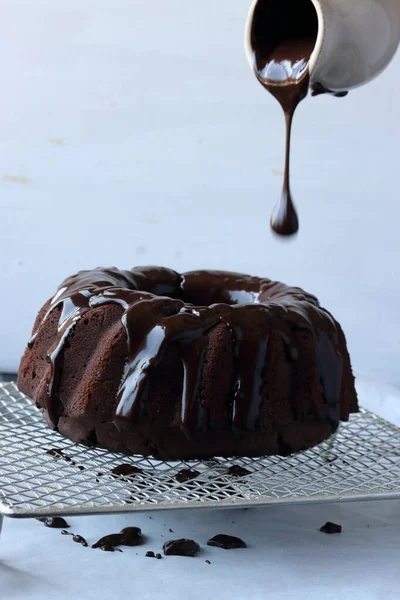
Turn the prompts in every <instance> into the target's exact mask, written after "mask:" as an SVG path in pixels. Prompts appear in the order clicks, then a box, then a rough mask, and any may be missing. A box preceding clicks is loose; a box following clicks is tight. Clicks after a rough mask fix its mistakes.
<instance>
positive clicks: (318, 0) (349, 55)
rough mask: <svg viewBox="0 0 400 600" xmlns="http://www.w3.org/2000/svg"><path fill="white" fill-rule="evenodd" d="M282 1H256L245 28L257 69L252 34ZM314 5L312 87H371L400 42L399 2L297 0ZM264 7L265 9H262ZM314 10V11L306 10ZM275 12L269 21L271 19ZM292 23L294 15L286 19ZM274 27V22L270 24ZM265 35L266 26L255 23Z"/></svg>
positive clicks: (249, 54) (247, 45)
mask: <svg viewBox="0 0 400 600" xmlns="http://www.w3.org/2000/svg"><path fill="white" fill-rule="evenodd" d="M275 2H278V3H279V2H280V0H254V1H253V3H252V5H251V7H250V11H249V15H248V19H247V23H246V29H245V52H246V56H247V60H248V62H249V64H250V67H251V68H252V69H253V66H254V63H253V61H254V52H253V48H252V31H253V27H254V24H255V21H256V20H257V19H263V20H264V21H265V22H266V20H267V19H268V12H269V8H268V7H269V6H272V5H273V4H274V3H275ZM298 2H303V3H304V4H307V3H308V4H313V5H314V9H315V13H316V19H317V23H318V26H317V32H316V40H315V46H314V50H313V52H312V54H311V57H310V61H309V65H308V66H309V75H310V85H318V86H322V87H323V88H325V90H329V91H331V92H335V93H337V92H339V93H340V92H344V91H347V90H350V89H352V88H355V87H358V86H360V85H363V84H364V83H367V82H368V81H370V80H371V79H373V78H374V77H376V76H377V75H379V73H381V72H382V71H383V70H384V69H385V68H386V66H387V65H388V64H389V62H390V60H391V59H392V57H393V55H394V54H395V52H396V50H397V47H398V45H399V41H400V0H298ZM261 3H263V5H264V6H263V10H262V11H259V10H258V7H259V5H260V4H261ZM307 8H308V9H310V7H307ZM272 15H273V11H271V18H273V16H272ZM287 18H288V19H289V18H290V16H288V17H287ZM269 26H271V23H270V24H269ZM257 27H258V28H259V29H260V28H261V30H262V27H263V23H259V22H258V23H257Z"/></svg>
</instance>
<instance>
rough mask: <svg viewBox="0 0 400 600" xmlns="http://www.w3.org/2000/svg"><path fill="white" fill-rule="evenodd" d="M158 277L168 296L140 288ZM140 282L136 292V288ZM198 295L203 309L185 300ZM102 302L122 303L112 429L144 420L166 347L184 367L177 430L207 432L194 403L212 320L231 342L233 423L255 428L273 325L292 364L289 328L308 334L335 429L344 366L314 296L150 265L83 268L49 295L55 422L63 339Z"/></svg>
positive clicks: (233, 276)
mask: <svg viewBox="0 0 400 600" xmlns="http://www.w3.org/2000/svg"><path fill="white" fill-rule="evenodd" d="M164 271H165V272H164ZM156 277H160V280H161V281H163V282H164V283H163V286H167V285H168V286H169V289H170V290H171V291H173V293H174V297H172V298H168V297H158V296H155V295H153V294H152V292H151V291H147V290H153V289H157V285H156V283H155V280H156ZM139 283H140V285H141V286H142V287H143V288H144V291H139V290H138V289H137V286H138V284H139ZM124 286H125V287H124ZM163 289H165V287H164V288H163ZM196 297H198V298H199V300H200V302H201V304H202V305H200V306H195V305H194V304H192V303H190V302H194V301H196ZM243 298H246V299H250V298H251V299H252V303H246V304H241V303H239V302H240V301H241V300H242V299H243ZM188 299H189V300H190V302H187V300H188ZM104 304H118V305H120V306H121V307H122V309H123V312H122V316H121V323H122V325H123V327H124V329H125V332H126V338H127V346H128V353H127V360H126V366H125V370H124V374H123V378H122V381H121V384H120V388H119V391H118V397H117V403H116V409H115V414H114V422H115V424H116V425H117V426H118V427H119V428H121V427H126V426H130V424H131V423H132V422H133V423H140V422H141V421H142V420H143V419H144V418H145V417H146V414H147V398H148V392H149V385H150V383H151V381H152V377H153V375H154V372H155V369H156V367H157V366H158V365H159V364H160V362H161V361H162V360H163V357H164V356H165V353H166V352H168V349H170V348H172V347H174V348H176V349H177V350H178V353H179V357H180V359H181V362H182V365H183V381H182V404H181V418H180V426H181V428H182V430H183V431H184V433H185V435H187V436H190V435H191V432H194V431H196V430H205V429H207V428H208V422H207V418H208V415H207V411H206V410H205V408H204V407H203V406H202V403H201V381H202V370H203V364H204V360H205V357H206V354H207V350H208V334H209V333H210V331H211V330H212V329H213V328H214V327H215V326H216V325H218V324H220V323H224V324H225V325H226V326H227V327H228V329H229V330H230V331H231V333H232V339H233V342H234V372H233V376H232V385H231V404H232V414H231V423H230V427H231V428H234V429H237V430H241V429H248V428H251V429H255V430H257V428H258V427H259V415H260V407H261V403H262V383H263V368H264V366H265V365H267V364H268V360H269V357H268V354H269V350H268V345H269V334H270V327H271V325H273V326H274V328H276V329H277V330H278V332H279V333H280V335H281V337H282V340H284V343H285V344H286V346H287V348H288V352H287V355H288V360H289V361H295V360H296V358H297V355H298V349H297V341H296V335H295V333H296V332H297V331H299V330H307V331H310V332H311V333H312V335H313V338H314V344H315V352H316V357H317V366H318V372H319V377H320V382H321V386H322V389H323V394H324V398H325V416H326V418H328V419H329V420H330V422H331V423H332V424H333V426H336V425H337V423H338V421H339V409H340V382H341V369H342V357H341V355H340V353H339V352H338V342H337V335H338V326H337V324H336V322H335V321H334V319H333V318H332V317H331V315H330V314H329V313H328V312H326V311H325V310H324V309H322V308H320V307H319V304H318V300H317V299H316V298H315V297H314V296H312V295H310V294H306V293H305V292H304V291H303V290H301V289H299V288H289V287H288V286H285V285H284V284H281V283H277V282H273V281H270V280H268V279H260V278H257V277H248V276H244V275H240V274H237V273H225V272H219V271H195V272H192V273H186V274H184V275H183V276H180V275H179V274H178V273H174V272H173V271H170V270H168V269H165V270H163V269H161V268H154V272H153V271H152V269H150V268H148V269H134V270H133V271H132V272H129V271H118V270H117V269H96V270H93V271H90V272H88V271H84V272H81V273H78V274H77V275H75V276H73V277H71V278H69V279H67V280H66V281H65V282H64V283H63V284H62V286H61V287H60V289H59V291H58V292H57V294H56V296H55V297H54V298H53V300H52V303H51V306H50V308H49V311H48V313H47V315H46V316H45V317H44V319H43V321H45V320H46V319H47V317H48V315H49V314H50V313H51V312H52V311H53V310H55V309H56V308H57V309H58V310H60V317H59V326H58V334H57V337H56V339H55V341H54V344H53V347H52V348H51V350H50V353H49V356H50V364H51V378H50V384H49V388H48V407H49V416H50V419H51V420H52V423H53V425H54V426H55V427H56V426H57V422H58V418H59V416H60V415H61V414H62V407H61V406H60V399H59V396H58V389H57V385H58V380H59V377H60V374H61V368H62V357H63V355H64V351H65V348H66V347H67V344H68V343H69V342H68V340H69V338H70V337H71V336H72V335H73V330H74V327H75V326H76V325H77V323H78V322H79V320H80V319H82V318H83V317H85V315H89V314H90V311H92V310H93V309H95V308H97V307H99V306H102V305H104ZM39 328H40V325H39ZM36 335H37V332H35V334H34V336H33V343H35V336H36Z"/></svg>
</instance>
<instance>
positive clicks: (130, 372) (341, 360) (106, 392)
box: [18, 267, 358, 459]
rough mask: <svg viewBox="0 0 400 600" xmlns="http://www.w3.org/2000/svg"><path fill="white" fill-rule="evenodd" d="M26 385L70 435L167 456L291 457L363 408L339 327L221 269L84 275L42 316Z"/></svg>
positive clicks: (308, 303)
mask: <svg viewBox="0 0 400 600" xmlns="http://www.w3.org/2000/svg"><path fill="white" fill-rule="evenodd" d="M18 387H19V389H20V390H21V391H22V392H24V393H25V394H27V395H28V396H30V397H31V398H32V399H33V400H34V401H35V403H36V405H37V406H38V407H39V408H40V409H41V410H42V412H43V414H44V416H45V418H46V420H47V422H48V424H49V426H50V427H52V428H54V429H56V430H58V431H59V432H60V433H61V434H63V435H65V436H66V437H68V438H70V439H71V440H73V441H75V442H82V443H87V444H91V445H98V446H101V447H103V448H107V449H109V450H113V451H118V452H123V453H127V454H131V453H135V454H143V455H153V456H154V457H157V458H162V459H189V458H207V457H212V456H260V455H266V454H281V455H286V454H289V453H292V452H296V451H299V450H302V449H305V448H309V447H311V446H314V445H315V444H318V443H319V442H321V441H322V440H324V439H326V438H328V437H329V435H330V434H331V433H332V432H334V431H335V430H336V428H337V427H338V424H339V421H340V420H344V421H345V420H347V419H348V417H349V414H350V413H351V412H356V411H357V409H358V407H357V397H356V392H355V388H354V377H353V374H352V371H351V365H350V359H349V355H348V351H347V347H346V340H345V337H344V334H343V331H342V329H341V327H340V325H339V324H338V323H337V322H336V321H335V319H334V318H333V317H332V316H331V315H330V314H329V312H327V311H326V310H325V309H323V308H321V307H320V306H319V303H318V300H317V299H316V298H315V297H314V296H312V295H310V294H308V293H306V292H304V291H303V290H301V289H300V288H292V287H288V286H286V285H284V284H283V283H277V282H274V281H270V280H269V279H261V278H258V277H250V276H248V275H241V274H239V273H229V272H222V271H193V272H189V273H184V274H183V275H179V274H178V273H176V272H175V271H172V270H170V269H164V268H159V267H138V268H134V269H132V270H131V271H121V270H118V269H115V268H110V269H102V268H98V269H94V270H92V271H81V272H79V273H78V274H77V275H73V276H72V277H69V278H68V279H66V280H65V281H64V282H63V283H62V284H61V286H60V287H59V289H58V291H57V293H56V295H55V296H54V297H53V298H52V299H51V300H49V301H48V302H47V303H46V304H45V305H44V306H43V308H42V309H41V311H40V312H39V315H38V317H37V319H36V322H35V324H34V327H33V334H32V337H31V339H30V341H29V343H28V347H27V349H26V351H25V353H24V355H23V357H22V361H21V365H20V369H19V374H18Z"/></svg>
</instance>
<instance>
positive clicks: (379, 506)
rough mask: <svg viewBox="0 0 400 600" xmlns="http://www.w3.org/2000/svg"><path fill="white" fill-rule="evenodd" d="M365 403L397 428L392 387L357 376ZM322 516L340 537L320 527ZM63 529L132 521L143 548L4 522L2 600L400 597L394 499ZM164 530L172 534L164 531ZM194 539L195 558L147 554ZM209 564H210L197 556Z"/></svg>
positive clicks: (399, 401) (98, 530)
mask: <svg viewBox="0 0 400 600" xmlns="http://www.w3.org/2000/svg"><path fill="white" fill-rule="evenodd" d="M358 389H359V393H360V396H361V402H362V404H363V405H364V406H367V407H374V409H375V411H376V412H379V413H380V414H382V416H386V417H391V419H392V420H393V421H394V422H396V423H397V424H400V395H399V392H398V391H397V390H396V388H392V387H391V386H381V385H378V384H375V383H373V382H369V381H368V380H367V379H365V378H360V379H359V383H358ZM327 520H330V521H334V522H336V523H340V524H341V525H342V526H343V531H342V533H341V534H340V535H326V534H323V533H320V532H319V531H318V530H319V527H320V526H321V525H323V524H324V523H325V521H327ZM68 521H69V523H70V525H71V531H73V532H75V533H79V534H81V535H83V536H84V537H85V538H87V540H88V542H89V543H91V544H92V543H94V542H95V541H97V539H98V538H100V537H101V536H103V535H105V534H108V533H114V532H118V531H119V530H120V529H122V527H126V526H128V525H136V526H139V527H141V528H142V531H143V534H144V535H145V536H146V543H145V545H144V546H139V547H136V548H123V553H122V554H120V553H106V552H101V551H100V550H92V549H90V548H83V547H82V546H80V545H78V544H75V543H73V542H72V539H71V538H70V537H67V536H62V535H60V531H59V530H53V529H48V528H45V527H44V526H43V525H42V524H41V523H39V522H38V521H35V520H11V519H5V520H4V524H3V531H2V536H1V538H0V598H1V599H2V600H3V599H4V600H14V599H15V600H20V599H21V600H22V599H24V600H25V599H26V600H43V599H44V598H49V599H51V600H61V599H63V600H64V599H67V598H74V597H80V598H82V599H84V600H91V599H92V598H93V599H96V600H101V599H103V598H107V599H108V598H118V597H120V596H122V595H123V597H124V598H125V597H126V598H140V599H145V600H146V599H151V600H157V599H158V598H160V599H161V598H163V599H165V598H172V599H175V598H193V599H194V600H197V599H200V598H201V599H203V598H204V599H205V598H207V599H212V600H220V599H221V600H222V599H228V598H229V600H232V599H236V598H237V599H240V600H242V599H245V598H246V599H251V600H252V599H258V598H260V600H261V599H267V598H272V599H273V600H280V599H282V600H302V599H303V598H304V599H307V600H321V599H323V600H331V599H332V600H337V599H338V598H340V600H347V599H351V600H381V599H382V598H385V600H391V599H393V600H394V599H398V598H399V597H400V589H399V588H400V577H399V569H398V565H399V561H400V547H399V539H400V502H399V501H378V502H366V503H349V504H324V505H309V506H298V507H277V506H275V507H269V508H264V509H238V510H223V511H200V512H196V511H175V512H154V513H153V514H152V515H151V518H150V517H149V516H148V515H139V514H138V515H129V516H125V515H117V516H107V517H104V516H101V517H74V518H71V519H68ZM169 528H171V529H172V530H173V532H174V533H169V531H168V529H169ZM217 533H228V534H231V535H237V536H239V537H241V538H243V539H244V540H245V541H246V543H247V544H248V548H247V549H241V550H231V551H225V550H221V549H218V548H210V547H207V546H206V542H207V539H209V538H210V537H212V536H213V535H215V534H217ZM175 537H176V538H177V537H188V538H192V539H195V540H196V541H197V542H198V543H199V544H200V545H201V548H202V550H201V554H200V555H199V556H198V557H196V558H184V557H164V558H163V560H161V561H160V560H155V559H150V558H145V556H144V555H145V553H146V551H147V550H153V551H160V550H161V547H162V543H163V541H164V540H166V539H171V538H172V539H173V538H175ZM206 560H210V561H211V564H210V565H209V564H207V563H206V562H205V561H206Z"/></svg>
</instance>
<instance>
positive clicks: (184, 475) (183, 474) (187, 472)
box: [175, 469, 200, 483]
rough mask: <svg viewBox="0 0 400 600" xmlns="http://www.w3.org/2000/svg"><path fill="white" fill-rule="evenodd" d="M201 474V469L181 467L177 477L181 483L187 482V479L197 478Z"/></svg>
mask: <svg viewBox="0 0 400 600" xmlns="http://www.w3.org/2000/svg"><path fill="white" fill-rule="evenodd" d="M199 475H200V473H199V471H196V470H195V469H181V470H180V471H179V472H178V473H177V474H176V475H175V479H176V481H178V482H179V483H185V482H186V481H190V480H191V479H195V478H196V477H198V476H199Z"/></svg>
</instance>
